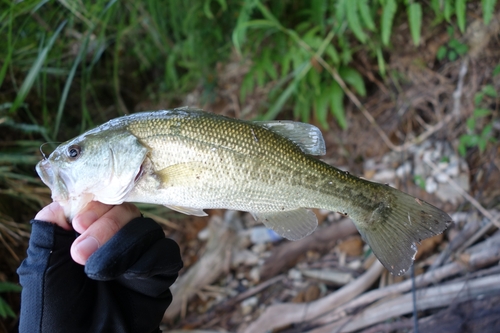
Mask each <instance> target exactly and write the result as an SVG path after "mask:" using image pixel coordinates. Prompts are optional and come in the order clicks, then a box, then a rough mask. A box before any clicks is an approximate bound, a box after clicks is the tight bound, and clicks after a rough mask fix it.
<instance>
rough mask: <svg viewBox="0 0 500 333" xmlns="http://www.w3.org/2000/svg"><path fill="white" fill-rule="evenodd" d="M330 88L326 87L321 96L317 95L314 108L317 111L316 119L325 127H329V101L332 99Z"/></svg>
mask: <svg viewBox="0 0 500 333" xmlns="http://www.w3.org/2000/svg"><path fill="white" fill-rule="evenodd" d="M329 90H330V89H327V88H324V87H323V89H322V91H321V93H320V95H319V96H316V98H315V99H314V109H315V111H316V112H315V113H316V119H317V120H318V122H319V123H320V125H321V127H323V129H328V122H327V115H328V112H327V110H328V102H329V101H330V99H331V97H330V95H331V93H330V91H329Z"/></svg>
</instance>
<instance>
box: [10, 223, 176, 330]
mask: <svg viewBox="0 0 500 333" xmlns="http://www.w3.org/2000/svg"><path fill="white" fill-rule="evenodd" d="M32 225H33V228H32V234H31V239H30V243H29V247H28V257H27V258H26V259H25V260H24V261H23V263H22V264H21V266H20V267H19V269H18V274H19V280H20V283H21V285H22V286H23V291H22V294H21V316H20V326H19V331H20V332H21V333H23V332H30V333H31V332H40V333H49V332H50V333H52V332H159V323H160V321H161V319H162V317H163V313H164V312H165V310H166V309H167V307H168V306H169V305H170V303H171V301H172V294H171V293H170V290H169V287H170V286H171V285H172V284H173V283H174V281H175V279H176V278H177V274H178V272H179V270H180V269H181V268H182V260H181V257H180V251H179V247H178V245H177V244H176V243H175V242H174V241H173V240H171V239H167V238H165V236H164V233H163V230H162V229H161V227H160V226H159V225H158V224H156V223H155V222H154V221H153V220H151V219H148V218H137V219H134V220H132V221H131V222H130V223H128V224H127V225H126V226H125V227H123V228H122V229H121V230H120V231H119V232H118V233H117V234H116V235H115V236H114V237H113V238H112V239H111V240H109V241H108V242H107V243H106V244H104V246H102V247H101V248H99V249H98V250H97V251H96V252H95V253H94V254H93V255H92V256H91V257H90V258H89V260H88V261H87V264H86V265H85V266H81V265H79V264H77V263H75V262H74V261H73V259H72V258H71V255H70V247H71V244H72V243H73V241H74V240H75V239H76V234H75V232H74V231H66V230H64V229H62V228H60V227H59V226H57V225H55V224H52V223H47V222H43V221H37V220H33V221H32Z"/></svg>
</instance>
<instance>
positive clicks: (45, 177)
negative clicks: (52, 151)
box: [35, 159, 55, 190]
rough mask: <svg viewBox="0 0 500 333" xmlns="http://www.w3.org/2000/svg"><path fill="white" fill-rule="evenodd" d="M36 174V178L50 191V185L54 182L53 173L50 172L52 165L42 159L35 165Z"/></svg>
mask: <svg viewBox="0 0 500 333" xmlns="http://www.w3.org/2000/svg"><path fill="white" fill-rule="evenodd" d="M35 169H36V172H37V173H38V176H40V178H41V179H42V181H43V183H44V184H45V185H47V186H48V187H49V188H50V189H51V190H52V187H53V186H52V185H53V184H54V181H55V176H54V172H53V170H52V165H51V164H50V162H49V160H48V159H44V160H42V161H40V162H38V163H37V165H36V167H35Z"/></svg>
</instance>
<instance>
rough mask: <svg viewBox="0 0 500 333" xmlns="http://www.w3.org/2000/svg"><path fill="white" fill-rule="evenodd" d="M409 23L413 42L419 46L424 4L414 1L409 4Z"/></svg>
mask: <svg viewBox="0 0 500 333" xmlns="http://www.w3.org/2000/svg"><path fill="white" fill-rule="evenodd" d="M408 23H409V24H410V32H411V37H412V39H413V44H414V45H415V46H418V45H419V44H420V29H421V27H422V5H421V4H419V3H416V2H414V3H412V4H411V5H410V6H408Z"/></svg>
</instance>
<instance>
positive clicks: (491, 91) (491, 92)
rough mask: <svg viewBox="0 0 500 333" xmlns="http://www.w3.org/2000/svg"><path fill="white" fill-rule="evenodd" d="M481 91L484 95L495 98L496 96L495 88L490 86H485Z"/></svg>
mask: <svg viewBox="0 0 500 333" xmlns="http://www.w3.org/2000/svg"><path fill="white" fill-rule="evenodd" d="M483 91H484V93H485V94H486V95H488V96H490V97H493V98H496V97H497V96H498V94H497V91H496V90H495V87H494V86H493V85H491V84H487V85H485V86H484V87H483Z"/></svg>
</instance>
